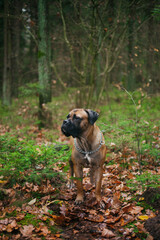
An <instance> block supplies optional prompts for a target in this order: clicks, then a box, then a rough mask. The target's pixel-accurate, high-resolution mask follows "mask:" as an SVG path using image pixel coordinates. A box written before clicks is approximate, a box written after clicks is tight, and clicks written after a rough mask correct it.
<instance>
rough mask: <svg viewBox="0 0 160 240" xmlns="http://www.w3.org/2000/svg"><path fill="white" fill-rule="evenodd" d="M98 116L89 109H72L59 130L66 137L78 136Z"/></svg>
mask: <svg viewBox="0 0 160 240" xmlns="http://www.w3.org/2000/svg"><path fill="white" fill-rule="evenodd" d="M98 116H99V114H98V113H97V112H94V111H92V110H90V109H73V110H72V111H71V112H70V113H69V114H68V116H67V119H66V120H64V121H63V124H62V126H61V130H62V132H63V134H64V135H65V136H67V137H69V136H72V137H74V138H75V137H80V136H81V135H82V134H83V133H84V132H85V131H86V130H87V128H88V127H89V126H90V125H94V123H95V121H96V120H97V119H98Z"/></svg>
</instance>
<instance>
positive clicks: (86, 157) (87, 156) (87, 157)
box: [74, 132, 105, 162]
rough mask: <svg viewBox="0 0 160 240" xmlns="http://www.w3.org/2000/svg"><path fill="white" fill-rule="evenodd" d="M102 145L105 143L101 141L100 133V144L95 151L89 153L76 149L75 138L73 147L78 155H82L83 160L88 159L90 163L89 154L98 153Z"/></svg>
mask: <svg viewBox="0 0 160 240" xmlns="http://www.w3.org/2000/svg"><path fill="white" fill-rule="evenodd" d="M103 144H105V142H104V141H103V140H102V132H101V140H100V144H99V146H98V148H96V149H95V150H93V151H89V152H85V151H83V150H82V149H81V148H79V147H78V145H77V140H76V138H75V139H74V146H75V148H76V150H77V151H78V152H79V153H82V154H84V155H85V156H84V158H85V159H88V160H89V162H90V157H89V155H91V154H93V153H95V152H98V151H99V149H100V148H101V146H102V145H103Z"/></svg>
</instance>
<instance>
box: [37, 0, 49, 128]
mask: <svg viewBox="0 0 160 240" xmlns="http://www.w3.org/2000/svg"><path fill="white" fill-rule="evenodd" d="M38 29H39V42H38V75H39V86H40V93H39V120H40V127H44V125H45V114H44V112H43V106H44V105H43V104H45V103H48V102H51V81H50V66H49V64H50V63H49V48H48V37H49V36H48V35H49V32H48V29H47V1H46V0H39V1H38Z"/></svg>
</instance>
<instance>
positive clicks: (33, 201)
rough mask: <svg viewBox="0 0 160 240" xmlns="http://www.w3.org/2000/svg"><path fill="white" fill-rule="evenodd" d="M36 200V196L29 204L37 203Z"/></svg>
mask: <svg viewBox="0 0 160 240" xmlns="http://www.w3.org/2000/svg"><path fill="white" fill-rule="evenodd" d="M36 201H37V199H36V198H34V199H32V200H31V201H30V202H29V203H28V205H30V206H31V205H33V204H35V203H36Z"/></svg>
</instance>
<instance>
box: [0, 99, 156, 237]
mask: <svg viewBox="0 0 160 240" xmlns="http://www.w3.org/2000/svg"><path fill="white" fill-rule="evenodd" d="M123 99H124V98H123ZM114 100H115V101H114V102H115V105H111V107H112V112H110V113H109V108H110V106H107V108H106V107H105V105H104V104H103V106H102V108H100V109H97V111H99V112H101V114H102V116H101V117H100V119H99V120H98V121H99V127H100V128H101V130H102V131H103V133H104V135H105V139H106V148H107V156H106V163H105V166H104V173H103V186H102V201H103V203H104V206H105V207H104V208H100V206H99V205H98V204H97V202H96V200H95V196H94V192H95V191H94V190H95V189H94V187H93V186H92V185H91V184H90V181H89V171H88V169H86V168H85V169H84V179H83V186H84V191H85V201H84V203H83V204H81V205H79V206H77V205H75V203H74V201H75V197H76V188H73V189H68V188H67V187H66V183H67V181H68V178H69V177H68V158H69V157H70V154H71V150H70V149H69V148H68V143H69V140H68V139H67V138H65V137H64V136H63V135H62V134H61V132H60V125H61V122H62V120H63V119H64V117H65V116H66V115H67V114H68V109H71V108H72V105H69V106H65V107H64V108H63V112H62V106H63V105H64V99H62V100H61V105H60V104H59V101H60V99H58V100H56V103H57V105H56V103H55V102H54V103H53V105H51V106H49V113H50V111H54V113H55V114H54V116H53V118H52V119H50V117H49V120H48V124H49V123H50V121H52V126H53V128H50V129H49V128H48V129H41V130H39V129H38V127H37V122H36V121H37V120H36V118H37V116H36V111H37V107H36V104H37V103H36V101H35V102H34V101H33V100H32V101H30V100H28V101H26V100H23V101H22V102H21V103H20V102H19V103H18V105H17V103H16V104H15V105H14V106H12V109H10V110H9V111H8V110H7V111H6V110H5V112H4V110H3V114H2V116H3V119H2V121H1V122H0V135H1V136H0V151H1V157H0V160H1V161H0V167H1V168H0V239H3V240H8V239H33V240H38V239H75V240H76V239H81V240H85V239H86V240H89V239H112V240H121V239H124V240H125V239H126V240H128V239H136V240H140V239H147V240H152V239H155V240H159V236H160V223H159V218H160V215H159V214H160V213H159V211H160V185H159V180H160V179H159V176H160V166H159V149H160V132H159V127H160V126H159V125H158V119H159V115H158V114H159V113H158V110H157V109H158V107H157V106H159V103H157V106H155V105H154V103H155V99H154V100H152V101H153V102H152V101H151V100H148V101H149V102H150V104H148V103H146V105H145V106H144V111H143V110H142V115H140V117H141V116H143V119H142V117H141V123H140V124H141V127H140V128H139V129H140V130H142V132H138V134H139V136H140V144H141V154H140V153H139V152H138V150H137V148H136V145H137V139H136V136H137V132H136V131H137V130H135V128H134V127H135V126H133V125H135V124H133V123H132V124H130V122H131V121H130V120H129V123H128V119H129V117H128V116H130V118H132V120H133V118H134V117H133V116H134V114H133V113H132V110H131V109H130V105H127V104H128V100H127V98H126V99H125V101H126V102H124V100H122V99H119V97H117V96H116V99H114ZM117 101H118V102H119V103H117ZM138 101H139V100H137V102H138ZM33 102H34V103H33ZM71 104H73V103H72V102H71ZM117 104H118V108H117V109H114V106H116V105H117ZM138 104H139V103H138ZM153 105H154V106H155V107H154V114H152V119H151V115H150V114H151V113H150V112H149V111H148V110H147V109H146V108H147V107H148V106H150V109H153ZM120 106H121V107H122V108H123V110H122V109H120ZM53 108H54V109H53ZM125 109H127V111H128V112H129V115H127V113H126V116H127V117H126V119H127V120H124V115H125V113H124V111H125ZM128 109H129V110H128ZM115 112H116V114H118V116H119V119H118V120H115V119H117V115H116V114H115ZM120 112H123V113H122V114H121V115H120ZM133 112H134V110H133ZM146 112H147V114H145V113H146ZM1 113H2V109H1ZM105 114H106V115H107V117H106V115H105ZM49 116H50V114H49ZM10 118H11V120H9V119H10ZM139 122H140V121H139ZM142 123H143V128H142ZM97 124H98V123H97ZM139 126H140V125H139ZM139 126H138V127H139ZM128 129H129V130H128ZM136 129H137V128H136ZM140 130H139V131H140ZM140 133H141V134H140ZM133 139H134V140H133ZM133 142H134V143H133ZM138 160H139V161H138Z"/></svg>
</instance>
